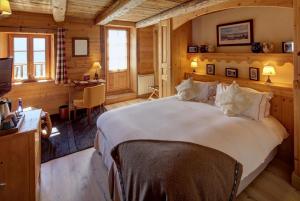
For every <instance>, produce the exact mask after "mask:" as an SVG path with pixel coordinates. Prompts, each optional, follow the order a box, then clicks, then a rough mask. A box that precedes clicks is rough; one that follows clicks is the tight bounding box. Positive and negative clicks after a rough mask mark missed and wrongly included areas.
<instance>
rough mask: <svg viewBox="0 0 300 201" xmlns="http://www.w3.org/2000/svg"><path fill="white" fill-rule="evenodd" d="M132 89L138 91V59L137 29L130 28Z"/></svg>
mask: <svg viewBox="0 0 300 201" xmlns="http://www.w3.org/2000/svg"><path fill="white" fill-rule="evenodd" d="M129 49H130V89H131V91H132V92H134V93H137V74H138V70H137V68H138V59H137V54H138V53H137V29H136V28H135V27H131V28H130V48H129Z"/></svg>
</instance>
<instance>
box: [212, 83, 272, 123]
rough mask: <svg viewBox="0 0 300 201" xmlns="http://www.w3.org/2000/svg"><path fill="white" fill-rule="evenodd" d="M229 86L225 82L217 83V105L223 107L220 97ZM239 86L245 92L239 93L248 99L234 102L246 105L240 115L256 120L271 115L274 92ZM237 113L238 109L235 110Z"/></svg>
mask: <svg viewBox="0 0 300 201" xmlns="http://www.w3.org/2000/svg"><path fill="white" fill-rule="evenodd" d="M228 87H229V86H226V85H225V84H223V83H221V84H218V85H217V94H216V100H215V105H216V106H218V107H220V108H221V107H222V106H221V102H220V101H221V99H220V98H221V97H222V93H224V92H225V91H226V90H227V89H228ZM239 88H240V89H241V90H242V92H243V93H242V94H239V95H240V96H242V98H246V99H247V101H246V102H244V103H240V102H238V103H237V102H235V103H234V104H243V105H244V106H246V110H244V111H242V112H241V113H240V115H244V116H246V117H249V118H251V119H254V120H262V119H264V118H265V117H268V116H269V115H270V100H271V99H272V97H273V94H272V93H269V92H259V91H256V90H254V89H251V88H246V87H239ZM235 107H239V106H237V105H235ZM221 109H222V108H221ZM223 109H224V108H223ZM235 113H237V111H235ZM231 115H232V114H231Z"/></svg>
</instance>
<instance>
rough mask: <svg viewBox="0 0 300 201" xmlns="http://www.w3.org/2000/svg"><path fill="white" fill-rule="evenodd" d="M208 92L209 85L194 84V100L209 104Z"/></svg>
mask: <svg viewBox="0 0 300 201" xmlns="http://www.w3.org/2000/svg"><path fill="white" fill-rule="evenodd" d="M208 90H209V85H208V84H206V83H203V82H198V81H196V82H194V91H195V93H196V97H195V98H194V99H193V100H194V101H198V102H207V101H208Z"/></svg>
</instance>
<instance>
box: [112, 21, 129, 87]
mask: <svg viewBox="0 0 300 201" xmlns="http://www.w3.org/2000/svg"><path fill="white" fill-rule="evenodd" d="M129 45H130V41H129V29H127V28H119V27H107V28H106V50H107V52H106V64H107V72H106V74H107V92H118V91H124V90H128V89H129V88H130V74H129V73H130V72H129V69H130V68H129V65H130V62H129V61H130V51H129Z"/></svg>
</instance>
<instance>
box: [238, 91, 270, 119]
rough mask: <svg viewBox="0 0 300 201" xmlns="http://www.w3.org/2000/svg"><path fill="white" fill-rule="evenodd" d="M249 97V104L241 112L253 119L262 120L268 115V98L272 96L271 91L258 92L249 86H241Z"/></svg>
mask: <svg viewBox="0 0 300 201" xmlns="http://www.w3.org/2000/svg"><path fill="white" fill-rule="evenodd" d="M241 89H242V90H243V91H244V92H245V93H247V94H248V96H249V97H250V98H251V102H252V104H251V106H250V107H249V108H248V109H247V110H246V111H244V112H243V115H244V116H247V117H250V118H252V119H254V120H262V119H264V118H265V117H268V116H269V115H270V107H271V105H270V100H271V99H272V97H273V94H272V93H269V92H259V91H256V90H254V89H251V88H245V87H242V88H241Z"/></svg>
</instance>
